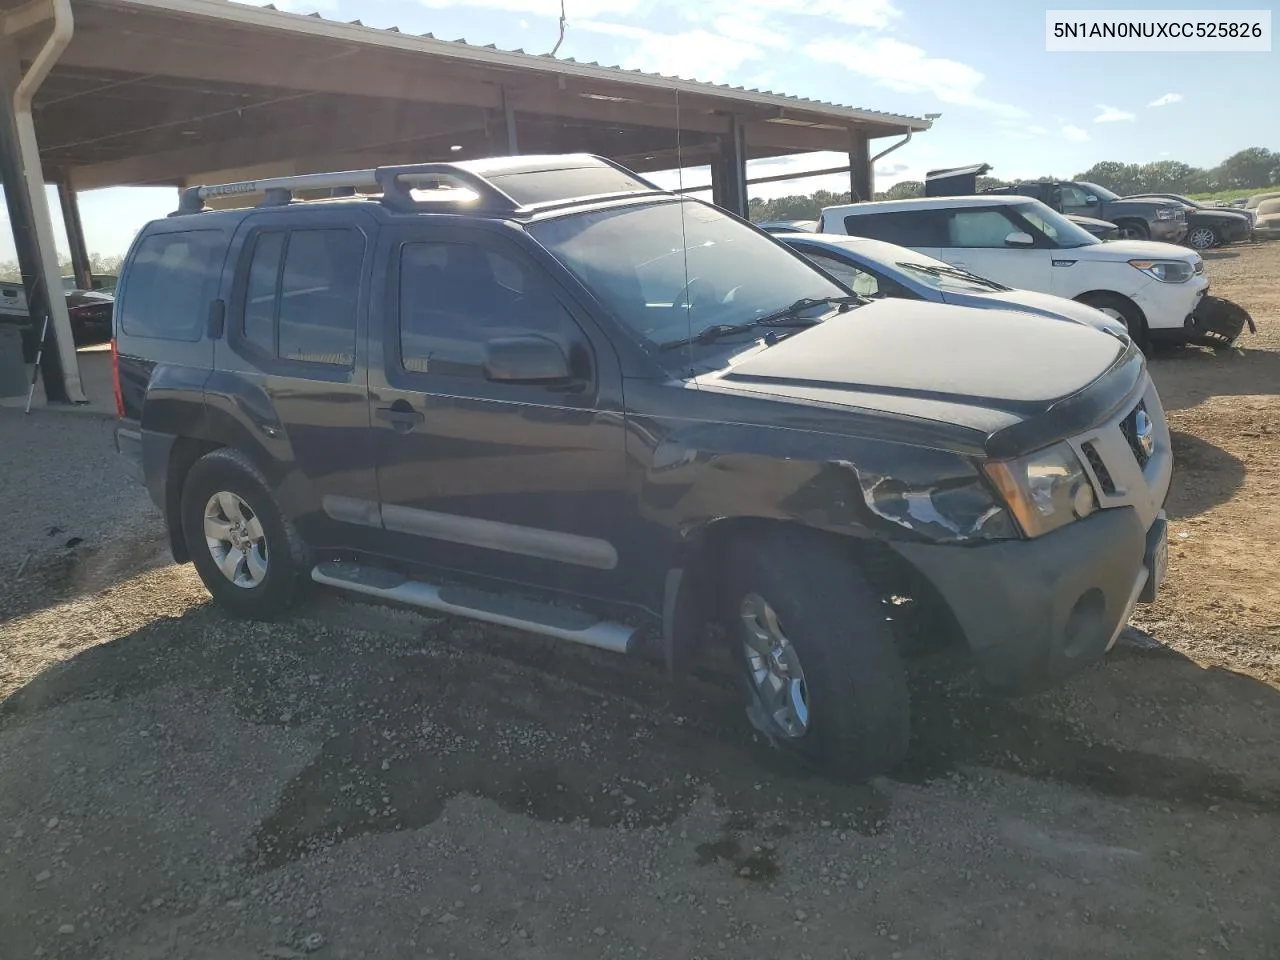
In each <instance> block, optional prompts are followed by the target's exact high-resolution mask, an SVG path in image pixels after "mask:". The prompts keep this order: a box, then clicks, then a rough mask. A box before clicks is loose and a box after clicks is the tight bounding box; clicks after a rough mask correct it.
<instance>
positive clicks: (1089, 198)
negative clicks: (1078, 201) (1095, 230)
mask: <svg viewBox="0 0 1280 960" xmlns="http://www.w3.org/2000/svg"><path fill="white" fill-rule="evenodd" d="M1084 202H1085V203H1087V204H1089V206H1093V205H1094V204H1095V203H1097V202H1098V198H1097V197H1095V196H1094V195H1093V194H1092V193H1091V194H1089V195H1088V196H1087V197H1085V198H1084Z"/></svg>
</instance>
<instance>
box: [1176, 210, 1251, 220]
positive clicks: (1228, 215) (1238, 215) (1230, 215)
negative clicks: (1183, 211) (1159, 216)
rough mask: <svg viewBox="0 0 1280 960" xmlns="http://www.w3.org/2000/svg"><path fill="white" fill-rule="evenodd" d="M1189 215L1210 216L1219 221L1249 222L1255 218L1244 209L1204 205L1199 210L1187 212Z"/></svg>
mask: <svg viewBox="0 0 1280 960" xmlns="http://www.w3.org/2000/svg"><path fill="white" fill-rule="evenodd" d="M1187 216H1189V217H1208V218H1209V219H1211V220H1217V221H1218V222H1219V223H1227V222H1230V223H1236V222H1238V221H1240V220H1244V221H1246V222H1248V221H1249V220H1252V219H1253V218H1252V217H1251V216H1249V214H1248V213H1247V212H1246V211H1244V210H1213V209H1209V208H1205V207H1202V208H1200V209H1199V210H1192V211H1191V212H1190V213H1188V214H1187Z"/></svg>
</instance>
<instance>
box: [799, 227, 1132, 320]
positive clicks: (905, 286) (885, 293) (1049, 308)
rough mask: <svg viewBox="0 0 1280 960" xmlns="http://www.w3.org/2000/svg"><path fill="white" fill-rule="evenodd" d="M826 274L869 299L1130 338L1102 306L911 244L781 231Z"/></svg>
mask: <svg viewBox="0 0 1280 960" xmlns="http://www.w3.org/2000/svg"><path fill="white" fill-rule="evenodd" d="M777 237H778V239H779V240H781V241H782V242H783V243H785V244H787V246H789V247H792V248H794V249H795V250H797V251H798V252H800V253H802V254H804V256H805V257H807V258H808V259H809V260H810V261H812V262H813V263H814V264H815V265H816V266H818V268H819V269H821V270H822V271H823V272H824V273H826V274H828V275H830V276H831V277H833V278H835V279H836V280H838V281H839V282H840V283H841V284H842V285H843V286H845V287H848V288H849V289H850V290H852V291H853V292H854V293H857V294H861V295H862V296H865V297H905V298H907V299H913V300H932V301H933V302H934V303H951V304H958V305H960V306H965V307H988V308H991V309H996V310H1020V311H1022V312H1023V313H1034V314H1038V315H1040V316H1045V317H1056V318H1058V319H1061V320H1071V321H1073V322H1075V323H1083V324H1087V325H1089V326H1092V327H1096V328H1098V329H1099V330H1105V331H1107V332H1108V333H1112V334H1115V335H1116V336H1118V337H1127V336H1128V333H1127V332H1126V330H1125V325H1124V323H1122V322H1121V321H1119V320H1116V319H1113V318H1112V317H1109V316H1108V315H1107V314H1105V313H1103V312H1102V311H1100V310H1095V309H1094V308H1093V307H1090V306H1086V305H1085V304H1083V303H1077V302H1076V301H1075V300H1068V299H1066V298H1065V297H1055V296H1053V295H1052V294H1049V293H1037V292H1035V291H1032V290H1015V289H1013V288H1012V287H1006V286H1004V285H1003V284H1000V283H996V282H995V281H994V280H987V279H985V278H983V277H979V276H975V275H974V274H972V273H968V272H967V271H965V270H961V269H960V268H959V267H953V266H952V265H951V264H949V263H944V262H943V261H941V260H935V259H934V258H933V257H927V256H925V255H924V254H922V253H917V252H916V251H915V250H910V249H908V248H907V247H900V246H898V245H897V244H893V243H885V242H884V241H883V240H870V239H867V238H865V237H846V236H837V235H834V234H812V233H780V234H777Z"/></svg>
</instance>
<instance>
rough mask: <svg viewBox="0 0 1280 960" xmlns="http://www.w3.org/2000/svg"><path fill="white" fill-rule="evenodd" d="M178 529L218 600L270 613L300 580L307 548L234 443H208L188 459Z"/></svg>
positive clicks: (284, 605)
mask: <svg viewBox="0 0 1280 960" xmlns="http://www.w3.org/2000/svg"><path fill="white" fill-rule="evenodd" d="M182 531H183V536H184V537H185V539H186V542H187V551H188V553H189V554H190V556H191V560H192V562H193V563H194V564H195V567H196V571H197V572H198V573H199V574H200V579H201V580H203V581H204V585H205V587H206V589H208V591H209V593H211V594H212V595H213V599H214V600H215V601H216V602H217V603H218V605H219V606H222V607H224V608H226V609H227V610H228V611H229V612H231V613H233V614H235V615H236V616H240V617H247V618H250V619H271V618H272V617H275V616H278V615H279V614H281V613H283V612H284V611H286V610H288V609H289V607H290V606H292V605H293V602H294V600H295V599H296V597H297V596H298V594H299V591H300V588H301V587H302V585H303V583H304V580H303V574H304V572H305V557H306V550H305V548H304V546H303V544H302V540H301V539H300V538H299V536H298V534H297V531H295V530H294V529H293V526H292V524H290V523H289V521H288V520H287V519H286V518H285V517H284V514H283V513H282V512H281V511H280V508H279V506H277V504H276V502H275V500H274V499H273V498H272V496H271V494H270V492H269V491H268V489H267V484H266V480H265V479H264V478H263V476H262V474H261V473H260V472H259V471H258V470H257V468H256V467H254V465H253V463H252V461H250V460H249V458H248V457H246V456H245V455H244V454H242V453H241V452H240V451H238V450H231V449H227V448H223V449H219V450H214V451H212V452H211V453H208V454H206V455H205V456H203V457H201V458H200V459H199V460H197V461H196V462H195V464H193V465H192V467H191V470H190V472H189V473H188V474H187V478H186V483H185V484H184V485H183V488H182Z"/></svg>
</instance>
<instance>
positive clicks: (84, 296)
mask: <svg viewBox="0 0 1280 960" xmlns="http://www.w3.org/2000/svg"><path fill="white" fill-rule="evenodd" d="M115 299H116V298H115V297H114V296H112V295H111V294H109V293H107V292H106V291H104V290H72V291H71V292H70V293H68V294H67V306H68V307H86V306H89V305H90V304H98V303H115Z"/></svg>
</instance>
